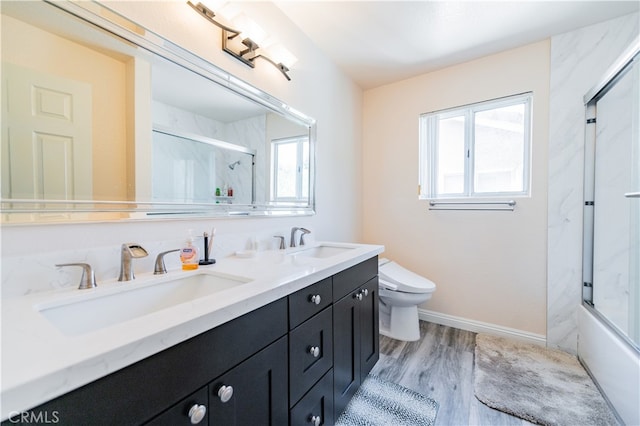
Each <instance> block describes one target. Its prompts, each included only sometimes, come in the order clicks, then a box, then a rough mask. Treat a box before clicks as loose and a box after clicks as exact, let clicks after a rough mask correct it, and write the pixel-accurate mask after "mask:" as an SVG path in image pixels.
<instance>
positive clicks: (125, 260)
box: [118, 243, 149, 281]
mask: <svg viewBox="0 0 640 426" xmlns="http://www.w3.org/2000/svg"><path fill="white" fill-rule="evenodd" d="M147 256H149V253H147V251H146V250H145V249H144V248H143V247H142V246H141V245H139V244H135V243H125V244H123V245H122V247H121V248H120V276H119V277H118V281H131V280H133V279H134V278H135V275H134V274H133V259H139V258H141V257H147Z"/></svg>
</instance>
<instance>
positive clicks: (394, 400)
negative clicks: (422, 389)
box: [336, 374, 438, 426]
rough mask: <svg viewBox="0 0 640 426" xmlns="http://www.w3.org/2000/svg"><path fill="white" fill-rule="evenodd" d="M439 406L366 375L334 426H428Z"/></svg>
mask: <svg viewBox="0 0 640 426" xmlns="http://www.w3.org/2000/svg"><path fill="white" fill-rule="evenodd" d="M437 413H438V403H437V402H436V401H434V400H433V399H431V398H427V397H426V396H424V395H421V394H419V393H417V392H414V391H412V390H410V389H407V388H405V387H403V386H400V385H398V384H396V383H392V382H388V381H386V380H384V379H381V378H379V377H378V376H375V375H373V374H369V375H368V376H367V378H366V379H365V381H364V382H363V383H362V386H360V389H358V391H357V392H356V394H355V395H354V397H353V399H351V401H350V402H349V404H348V405H347V408H346V409H345V411H344V413H342V415H341V416H340V417H339V418H338V420H337V421H336V426H355V425H358V426H391V425H393V426H403V425H406V426H431V425H433V424H435V421H436V414H437Z"/></svg>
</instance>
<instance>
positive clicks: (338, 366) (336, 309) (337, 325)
mask: <svg viewBox="0 0 640 426" xmlns="http://www.w3.org/2000/svg"><path fill="white" fill-rule="evenodd" d="M358 293H359V292H358V291H354V292H353V293H351V294H348V295H347V296H345V297H343V298H342V299H340V300H339V301H338V302H336V303H334V305H333V387H334V392H333V406H334V418H336V419H337V418H338V417H339V416H340V413H342V412H343V411H344V409H345V407H346V406H347V403H348V402H349V401H350V400H351V398H352V397H353V395H354V394H355V393H356V390H358V387H359V386H360V309H359V308H360V302H359V301H358V298H357V295H358Z"/></svg>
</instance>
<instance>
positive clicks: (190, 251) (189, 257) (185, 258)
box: [180, 230, 199, 271]
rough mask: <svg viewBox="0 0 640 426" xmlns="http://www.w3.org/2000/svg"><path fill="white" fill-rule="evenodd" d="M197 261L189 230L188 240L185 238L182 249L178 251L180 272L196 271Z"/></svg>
mask: <svg viewBox="0 0 640 426" xmlns="http://www.w3.org/2000/svg"><path fill="white" fill-rule="evenodd" d="M198 259H199V258H198V249H197V248H196V246H194V245H193V235H191V230H189V238H187V241H186V242H185V245H184V247H182V249H181V250H180V261H182V270H183V271H190V270H193V269H198Z"/></svg>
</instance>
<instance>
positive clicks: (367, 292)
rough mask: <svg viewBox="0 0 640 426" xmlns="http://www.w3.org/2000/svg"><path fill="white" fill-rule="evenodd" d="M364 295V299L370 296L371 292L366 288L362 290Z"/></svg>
mask: <svg viewBox="0 0 640 426" xmlns="http://www.w3.org/2000/svg"><path fill="white" fill-rule="evenodd" d="M362 294H364V297H367V296H368V295H369V290H367V289H366V288H365V289H364V290H362Z"/></svg>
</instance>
